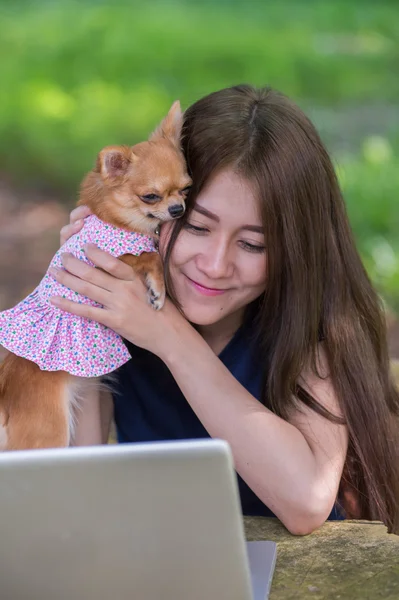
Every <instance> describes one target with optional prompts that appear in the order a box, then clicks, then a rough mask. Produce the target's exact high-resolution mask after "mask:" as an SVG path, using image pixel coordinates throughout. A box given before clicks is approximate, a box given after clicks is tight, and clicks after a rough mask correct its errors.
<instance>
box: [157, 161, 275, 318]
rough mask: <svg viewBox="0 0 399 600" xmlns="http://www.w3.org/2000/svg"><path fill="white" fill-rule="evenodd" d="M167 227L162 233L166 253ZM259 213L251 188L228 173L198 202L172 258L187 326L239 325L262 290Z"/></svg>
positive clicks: (162, 248)
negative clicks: (227, 319)
mask: <svg viewBox="0 0 399 600" xmlns="http://www.w3.org/2000/svg"><path fill="white" fill-rule="evenodd" d="M169 232H170V225H169V224H165V225H164V226H163V227H162V229H161V236H160V252H161V255H162V254H163V253H164V251H165V247H166V241H167V238H168V233H169ZM264 244H265V240H264V234H263V227H262V221H261V215H260V207H259V204H258V201H257V199H256V198H255V196H254V194H253V191H252V189H251V186H250V184H249V183H248V182H247V181H246V180H244V179H242V178H241V177H240V176H239V175H237V174H236V173H235V172H234V171H233V170H231V169H228V170H225V171H222V172H220V173H218V174H217V175H215V176H214V177H213V178H212V179H211V180H210V181H209V182H208V184H207V185H206V186H205V188H204V189H203V190H202V192H201V193H200V194H199V196H198V197H197V199H196V202H195V205H194V208H193V210H192V212H191V214H190V216H189V218H188V222H187V223H186V225H185V226H184V229H183V230H182V232H181V233H180V235H179V237H178V239H177V240H176V243H175V246H174V248H173V251H172V254H171V257H170V275H171V278H172V282H173V285H174V289H175V293H176V297H177V300H178V301H179V303H180V305H181V307H182V309H183V311H184V314H185V316H186V318H187V319H188V321H190V322H191V323H193V324H195V325H199V326H206V325H213V324H215V323H218V322H220V321H222V320H224V319H225V318H229V320H230V319H233V320H234V318H235V317H236V318H237V324H239V323H240V322H241V319H242V315H243V312H244V308H245V307H246V306H247V305H248V304H250V303H251V302H252V301H253V300H255V299H256V298H258V297H259V296H260V295H261V294H262V293H263V291H264V290H265V286H266V254H265V247H264Z"/></svg>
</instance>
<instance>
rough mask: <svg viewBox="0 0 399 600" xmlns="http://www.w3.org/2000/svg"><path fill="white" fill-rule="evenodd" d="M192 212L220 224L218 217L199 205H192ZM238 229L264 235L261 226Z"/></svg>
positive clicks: (244, 226) (246, 226)
mask: <svg viewBox="0 0 399 600" xmlns="http://www.w3.org/2000/svg"><path fill="white" fill-rule="evenodd" d="M193 210H195V211H196V212H199V213H201V215H204V216H205V217H208V218H209V219H212V221H216V222H217V223H219V222H220V219H219V217H218V216H217V215H215V213H213V212H211V211H210V210H207V209H206V208H204V207H203V206H201V205H200V204H194V206H193ZM240 229H245V230H246V231H253V232H255V233H264V229H263V227H262V226H261V225H243V226H242V227H241V228H240Z"/></svg>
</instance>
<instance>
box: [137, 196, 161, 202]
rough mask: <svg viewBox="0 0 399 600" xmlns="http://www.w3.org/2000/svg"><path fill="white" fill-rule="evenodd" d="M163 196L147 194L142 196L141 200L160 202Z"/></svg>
mask: <svg viewBox="0 0 399 600" xmlns="http://www.w3.org/2000/svg"><path fill="white" fill-rule="evenodd" d="M160 199H161V198H160V197H159V196H157V195H156V194H146V195H145V196H140V200H142V201H143V202H147V203H149V204H151V203H152V202H158V200H160Z"/></svg>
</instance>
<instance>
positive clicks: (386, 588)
mask: <svg viewBox="0 0 399 600" xmlns="http://www.w3.org/2000/svg"><path fill="white" fill-rule="evenodd" d="M245 530H246V535H247V539H248V540H249V541H252V540H272V541H274V542H276V543H277V566H276V572H275V575H274V578H273V584H272V591H271V594H270V600H280V599H281V600H282V599H284V600H291V599H296V600H302V599H304V598H306V599H308V598H309V599H312V600H333V599H334V600H335V599H336V600H377V599H379V598H384V600H398V599H399V536H394V535H388V534H387V533H386V528H385V527H384V526H383V525H381V524H380V523H374V522H372V523H371V522H364V521H336V522H332V521H330V522H327V523H326V524H325V525H324V526H323V527H322V528H321V529H319V530H318V531H316V532H314V533H313V534H312V535H309V536H306V537H295V536H292V535H290V534H289V533H288V532H287V531H286V529H285V528H284V527H283V526H282V525H281V523H280V522H279V521H278V520H277V519H266V518H261V517H246V518H245Z"/></svg>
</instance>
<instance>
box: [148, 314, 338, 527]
mask: <svg viewBox="0 0 399 600" xmlns="http://www.w3.org/2000/svg"><path fill="white" fill-rule="evenodd" d="M160 358H161V359H162V360H164V362H165V363H166V365H167V366H168V368H169V369H170V371H171V373H172V375H173V376H174V378H175V380H176V382H177V384H178V385H179V387H180V389H181V390H182V393H183V395H184V396H185V398H186V399H187V401H188V402H189V404H190V405H191V407H192V408H193V410H194V412H195V413H196V414H197V416H198V418H199V419H200V421H201V422H202V424H203V425H204V427H205V428H206V430H207V431H208V433H209V434H210V435H211V436H212V437H219V438H222V439H225V440H227V441H228V442H229V444H230V446H231V448H232V452H233V456H234V461H235V467H236V469H237V471H238V473H239V474H240V475H241V477H242V478H243V479H244V480H245V481H246V483H247V484H248V485H249V487H250V488H251V489H252V490H253V491H254V492H255V494H256V495H257V496H258V497H259V498H260V499H261V500H262V501H263V502H264V503H265V504H266V505H267V506H268V507H269V508H270V509H271V510H272V511H273V512H274V513H275V514H276V516H278V517H279V519H280V520H281V521H282V522H283V523H284V524H285V526H286V527H287V528H288V529H289V530H290V531H291V532H292V533H294V534H299V535H300V534H307V533H310V532H311V531H313V530H314V529H316V528H317V527H319V526H320V525H322V524H323V523H324V521H325V520H326V519H327V517H328V515H329V513H330V511H331V509H332V507H333V504H334V502H335V499H336V496H337V492H338V486H339V482H340V478H341V475H342V469H343V465H344V461H345V456H346V451H347V431H346V428H345V427H344V426H342V425H336V424H334V423H331V422H329V421H328V420H326V419H325V418H323V417H321V416H320V415H318V414H317V413H315V412H314V411H312V410H311V409H308V408H307V407H305V406H301V410H300V411H299V410H297V411H295V412H293V414H292V415H291V418H290V421H289V422H287V421H284V420H283V419H281V418H279V417H277V416H276V415H275V414H273V413H272V412H271V411H269V410H268V409H267V408H265V407H264V406H263V405H262V404H261V403H260V402H258V401H257V400H256V399H255V398H254V397H253V396H252V395H251V394H249V392H248V391H247V390H246V389H245V388H244V387H243V386H242V385H241V384H240V383H239V382H238V381H237V380H236V379H235V378H234V377H233V376H232V375H231V373H230V372H229V371H228V369H226V367H225V366H224V365H223V363H222V362H221V361H220V360H219V359H218V358H217V357H216V356H215V354H214V353H213V352H212V350H211V349H210V348H209V346H208V345H207V344H206V343H205V342H204V340H203V339H202V338H201V336H199V334H198V333H197V332H196V331H195V330H194V329H193V328H190V327H181V326H180V327H179V331H178V334H177V335H170V336H169V337H168V344H167V345H165V348H164V350H163V352H162V353H161V354H160ZM320 360H321V362H322V363H323V366H324V370H325V368H326V366H327V365H326V362H325V360H326V359H325V356H324V353H323V351H322V348H320ZM301 383H302V385H303V386H304V387H306V388H307V389H308V390H309V391H310V392H311V393H312V394H313V396H314V397H315V398H316V399H317V400H318V401H319V402H321V404H323V405H324V406H325V407H326V408H328V409H329V410H330V411H331V412H333V413H334V414H339V409H338V403H337V400H336V397H335V394H334V390H333V386H332V384H331V381H329V380H328V379H319V378H317V377H316V376H315V375H313V374H312V373H310V372H309V373H304V374H303V381H301Z"/></svg>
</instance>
